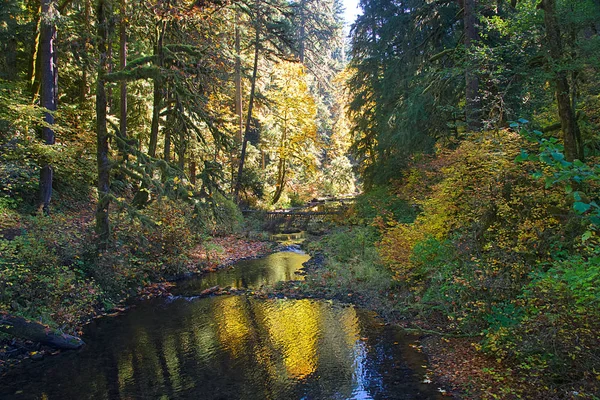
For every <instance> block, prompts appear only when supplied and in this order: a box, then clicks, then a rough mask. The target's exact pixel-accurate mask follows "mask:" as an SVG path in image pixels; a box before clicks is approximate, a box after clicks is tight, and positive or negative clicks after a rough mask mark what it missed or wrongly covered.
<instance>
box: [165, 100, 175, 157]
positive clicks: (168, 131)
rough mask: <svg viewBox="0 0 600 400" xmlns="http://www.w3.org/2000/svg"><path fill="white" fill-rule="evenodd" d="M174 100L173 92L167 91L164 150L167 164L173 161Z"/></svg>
mask: <svg viewBox="0 0 600 400" xmlns="http://www.w3.org/2000/svg"><path fill="white" fill-rule="evenodd" d="M173 100H174V99H173V98H171V91H170V90H169V89H167V111H168V112H167V126H166V128H165V129H164V132H165V145H164V149H163V159H164V160H165V161H166V162H169V161H171V131H172V126H173V104H172V103H173Z"/></svg>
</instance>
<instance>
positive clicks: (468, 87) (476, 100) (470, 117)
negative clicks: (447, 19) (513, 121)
mask: <svg viewBox="0 0 600 400" xmlns="http://www.w3.org/2000/svg"><path fill="white" fill-rule="evenodd" d="M476 6H477V0H464V11H463V21H464V32H465V49H466V54H467V59H471V50H472V48H473V44H474V42H475V41H477V40H479V32H478V30H477V15H476ZM475 71H477V66H476V65H473V64H472V63H471V62H469V61H467V62H466V63H465V100H466V105H465V117H466V120H467V129H468V130H470V131H478V130H480V129H481V97H480V95H479V77H478V76H477V73H476V72H475Z"/></svg>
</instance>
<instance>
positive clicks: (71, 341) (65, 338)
mask: <svg viewBox="0 0 600 400" xmlns="http://www.w3.org/2000/svg"><path fill="white" fill-rule="evenodd" d="M0 332H4V333H8V334H9V335H12V336H17V337H20V338H23V339H27V340H32V341H34V342H40V343H44V344H48V345H50V346H53V347H57V348H59V349H78V348H80V347H81V346H83V345H84V344H85V343H84V342H83V340H81V339H80V338H78V337H76V336H71V335H67V334H66V333H61V332H57V331H55V330H53V329H51V328H50V327H49V326H47V325H42V324H40V323H38V322H34V321H29V320H27V319H25V318H23V317H17V316H14V315H10V314H7V313H5V312H0Z"/></svg>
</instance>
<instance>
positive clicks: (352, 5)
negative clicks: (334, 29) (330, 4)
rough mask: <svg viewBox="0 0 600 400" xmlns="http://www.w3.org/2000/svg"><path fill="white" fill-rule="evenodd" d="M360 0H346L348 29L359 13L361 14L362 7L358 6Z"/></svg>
mask: <svg viewBox="0 0 600 400" xmlns="http://www.w3.org/2000/svg"><path fill="white" fill-rule="evenodd" d="M358 2H359V0H344V7H345V8H346V10H345V12H344V19H345V20H346V27H347V28H346V29H348V30H349V29H350V25H352V23H353V22H354V20H355V19H356V16H357V15H358V14H361V10H360V7H359V6H358Z"/></svg>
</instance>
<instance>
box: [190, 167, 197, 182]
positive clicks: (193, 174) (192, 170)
mask: <svg viewBox="0 0 600 400" xmlns="http://www.w3.org/2000/svg"><path fill="white" fill-rule="evenodd" d="M190 183H191V184H192V186H196V162H195V161H190Z"/></svg>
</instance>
